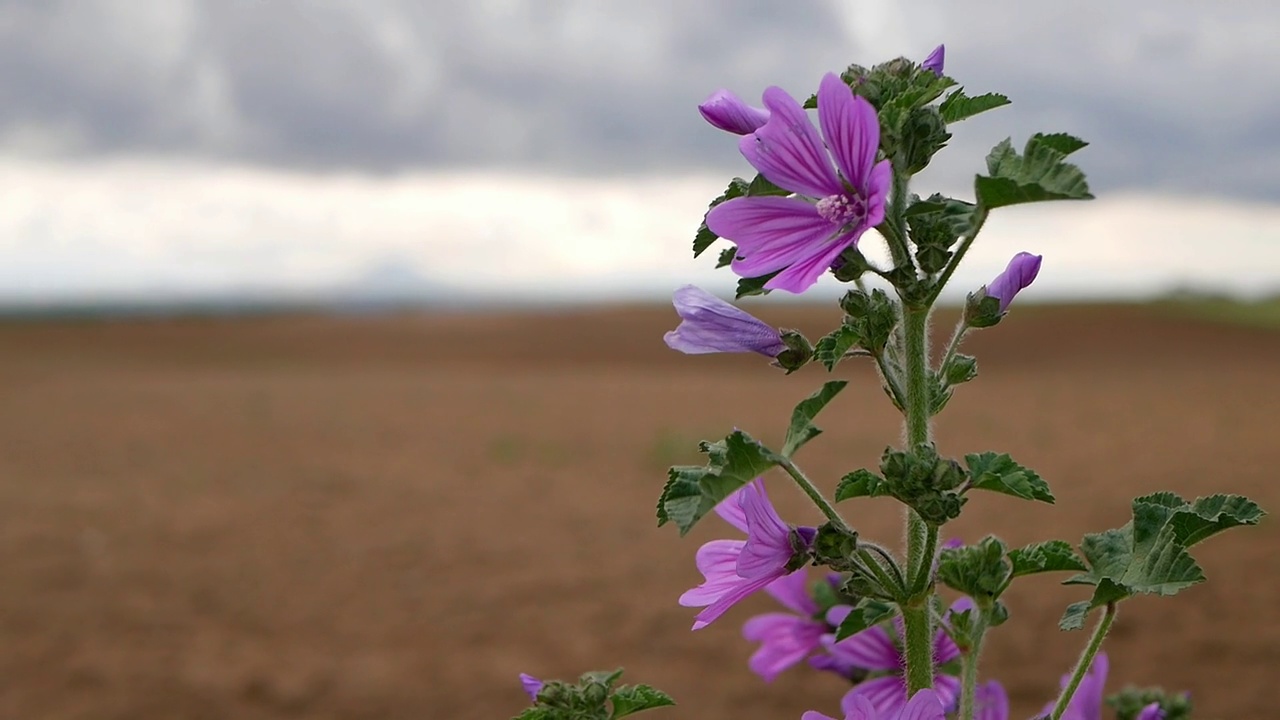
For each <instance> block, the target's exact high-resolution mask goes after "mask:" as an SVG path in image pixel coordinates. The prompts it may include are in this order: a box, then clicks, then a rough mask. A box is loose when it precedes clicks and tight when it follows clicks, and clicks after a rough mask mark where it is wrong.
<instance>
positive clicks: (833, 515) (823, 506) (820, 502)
mask: <svg viewBox="0 0 1280 720" xmlns="http://www.w3.org/2000/svg"><path fill="white" fill-rule="evenodd" d="M777 459H778V465H779V466H780V467H782V469H783V470H786V471H787V474H788V475H790V476H791V479H792V480H795V481H796V484H797V485H799V486H800V489H801V490H803V491H804V494H805V495H808V496H809V499H810V500H812V501H813V504H814V505H817V506H818V510H821V511H822V514H823V515H825V516H827V519H828V520H830V521H831V524H832V525H834V526H835V527H836V528H837V529H839V530H843V531H845V532H847V533H850V534H853V532H854V530H853V528H851V527H849V523H847V522H845V520H844V518H842V517H840V513H838V512H836V508H835V506H834V505H832V504H831V503H830V502H828V501H827V499H826V498H825V497H823V496H822V493H821V492H820V491H819V490H818V488H817V486H815V485H814V484H813V481H812V480H810V479H809V478H808V477H807V476H806V475H805V474H804V473H803V472H801V471H800V468H798V467H796V464H795V463H794V462H792V461H791V458H789V457H782V456H778V458H777Z"/></svg>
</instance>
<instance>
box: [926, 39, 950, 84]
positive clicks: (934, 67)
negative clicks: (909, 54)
mask: <svg viewBox="0 0 1280 720" xmlns="http://www.w3.org/2000/svg"><path fill="white" fill-rule="evenodd" d="M946 57H947V47H946V46H945V45H939V46H938V47H936V48H934V49H933V52H931V53H929V57H927V58H925V59H924V62H922V63H920V67H922V68H924V69H925V70H928V71H930V72H932V73H933V74H934V75H937V76H938V77H942V64H943V61H944V60H946Z"/></svg>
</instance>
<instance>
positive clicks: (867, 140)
mask: <svg viewBox="0 0 1280 720" xmlns="http://www.w3.org/2000/svg"><path fill="white" fill-rule="evenodd" d="M818 122H819V123H820V124H821V125H822V136H823V137H824V138H826V140H827V147H829V148H830V149H831V154H832V155H833V156H835V159H836V165H837V166H839V168H840V172H841V173H843V174H844V178H845V180H848V181H849V184H850V185H852V186H853V187H854V189H856V190H857V191H858V194H859V195H861V196H862V197H864V198H866V197H869V196H870V194H871V193H870V191H869V187H870V185H869V180H870V175H871V167H872V166H873V165H875V162H876V153H877V152H879V150H880V121H879V120H878V119H877V118H876V110H875V108H874V107H872V106H871V103H869V102H867V100H866V98H861V97H857V96H855V95H854V94H853V91H852V90H850V89H849V86H848V85H846V84H845V82H844V80H841V79H840V76H839V75H836V74H835V73H827V75H826V77H824V78H822V84H821V85H820V86H818Z"/></svg>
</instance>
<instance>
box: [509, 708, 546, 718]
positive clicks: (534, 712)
mask: <svg viewBox="0 0 1280 720" xmlns="http://www.w3.org/2000/svg"><path fill="white" fill-rule="evenodd" d="M511 720H556V719H555V711H554V710H552V709H551V708H548V707H541V706H538V707H531V708H525V710H524V712H522V713H520V714H519V715H516V716H515V717H513V718H511Z"/></svg>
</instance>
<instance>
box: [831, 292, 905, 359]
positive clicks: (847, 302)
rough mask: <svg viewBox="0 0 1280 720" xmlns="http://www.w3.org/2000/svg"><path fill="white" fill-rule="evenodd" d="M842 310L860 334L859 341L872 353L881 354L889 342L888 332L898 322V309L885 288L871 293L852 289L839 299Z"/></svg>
mask: <svg viewBox="0 0 1280 720" xmlns="http://www.w3.org/2000/svg"><path fill="white" fill-rule="evenodd" d="M840 309H842V310H844V311H845V314H846V315H848V317H846V318H845V320H844V323H845V324H846V325H848V326H850V327H851V328H853V330H854V332H856V333H857V334H858V338H859V339H858V342H859V344H860V345H862V347H864V348H866V349H867V351H868V352H871V353H872V354H877V355H878V354H879V353H880V352H881V351H882V350H884V347H885V345H887V344H888V343H889V335H890V334H892V333H893V328H894V326H896V325H897V324H898V312H897V309H896V308H895V307H894V303H893V300H891V299H889V295H888V294H887V293H885V291H884V290H881V289H880V288H876V289H875V290H873V291H871V293H870V294H867V293H864V292H862V291H861V290H850V291H849V292H847V293H845V294H844V297H842V298H840Z"/></svg>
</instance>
